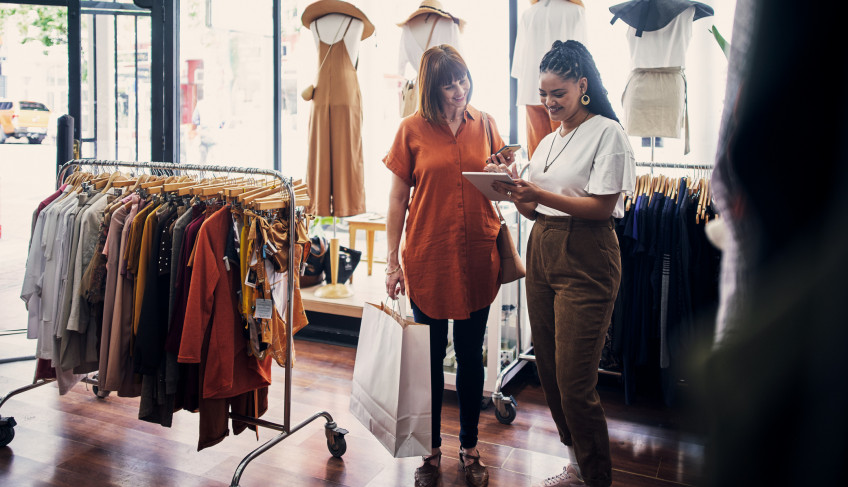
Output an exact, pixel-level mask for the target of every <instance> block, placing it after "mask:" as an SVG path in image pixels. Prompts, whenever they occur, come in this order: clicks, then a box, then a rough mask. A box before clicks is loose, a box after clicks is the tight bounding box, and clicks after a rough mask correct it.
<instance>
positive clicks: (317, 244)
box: [300, 235, 330, 288]
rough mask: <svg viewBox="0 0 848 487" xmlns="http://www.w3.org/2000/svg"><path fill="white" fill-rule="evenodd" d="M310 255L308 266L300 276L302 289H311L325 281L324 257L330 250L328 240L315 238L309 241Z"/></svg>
mask: <svg viewBox="0 0 848 487" xmlns="http://www.w3.org/2000/svg"><path fill="white" fill-rule="evenodd" d="M309 242H310V245H309V254H308V255H307V256H306V266H305V267H304V268H303V274H302V275H301V276H300V287H301V288H304V287H310V286H315V285H317V284H320V283H321V281H323V280H324V256H325V255H326V254H327V253H328V252H327V250H328V249H329V248H330V244H329V242H327V239H326V238H324V237H321V236H318V235H316V236H314V237H312V238H310V239H309Z"/></svg>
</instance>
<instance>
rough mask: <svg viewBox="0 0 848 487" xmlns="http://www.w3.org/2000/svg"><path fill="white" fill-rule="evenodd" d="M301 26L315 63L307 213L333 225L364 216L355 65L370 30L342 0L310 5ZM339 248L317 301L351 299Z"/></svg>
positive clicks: (335, 244) (334, 243) (334, 242)
mask: <svg viewBox="0 0 848 487" xmlns="http://www.w3.org/2000/svg"><path fill="white" fill-rule="evenodd" d="M301 21H302V22H303V25H304V26H305V27H307V28H308V29H310V30H311V31H312V34H313V38H314V39H315V45H316V47H317V48H318V62H319V68H318V75H317V81H316V83H315V89H314V91H313V93H312V98H311V101H312V107H311V112H310V115H309V151H308V160H307V170H306V184H307V189H308V191H309V197H310V200H311V207H310V208H309V210H308V212H309V213H311V214H312V215H316V216H332V217H334V220H333V221H334V222H335V217H344V216H351V215H358V214H360V213H364V212H365V168H364V158H363V154H362V133H361V128H362V95H361V93H360V91H359V80H358V78H357V74H356V64H357V58H358V52H359V44H360V41H361V40H363V39H365V38H367V37H369V36H370V35H371V34H373V33H374V25H373V24H371V22H370V21H369V20H368V17H366V16H365V14H364V13H362V11H361V10H359V9H358V8H356V7H355V6H353V5H352V4H350V3H348V2H343V1H341V0H319V1H317V2H314V3H312V4H310V5H309V6H308V7H306V9H305V10H304V11H303V16H302V17H301ZM334 226H335V225H334ZM334 233H335V228H334ZM338 249H339V241H338V239H337V238H333V239H331V240H330V253H331V262H332V267H333V268H332V269H331V276H332V283H331V284H328V285H327V286H324V287H322V288H321V289H318V290H317V291H316V295H317V296H319V297H330V298H342V297H347V296H350V295H351V294H352V291H350V289H348V288H347V287H346V286H344V285H343V284H337V283H336V278H337V271H338V269H337V266H338Z"/></svg>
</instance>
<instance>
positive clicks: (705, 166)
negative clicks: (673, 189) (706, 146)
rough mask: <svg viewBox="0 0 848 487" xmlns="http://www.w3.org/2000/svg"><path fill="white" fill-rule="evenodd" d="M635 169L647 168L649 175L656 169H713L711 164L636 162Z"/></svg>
mask: <svg viewBox="0 0 848 487" xmlns="http://www.w3.org/2000/svg"><path fill="white" fill-rule="evenodd" d="M636 167H648V168H651V174H653V172H654V168H657V169H693V170H706V171H711V170H712V169H713V165H712V164H686V163H679V162H650V161H645V162H637V163H636Z"/></svg>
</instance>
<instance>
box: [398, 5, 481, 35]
mask: <svg viewBox="0 0 848 487" xmlns="http://www.w3.org/2000/svg"><path fill="white" fill-rule="evenodd" d="M421 14H436V15H440V16H442V17H444V18H446V19H451V20H452V21H454V22H455V23H456V24H457V25H459V31H460V32H462V31H463V30H465V23H466V22H465V20H463V19H460V18H459V17H457V16H455V15H452V14H451V13H450V12H448V11H447V10H445V9H444V7H442V3H441V2H439V0H424V1H423V2H421V5H419V6H418V8H417V9H416V10H415V11H414V12H412V13H411V14H409V17H407V18H406V20H404V21H403V22H399V23H398V24H397V25H398V27H403V26H404V24H406V23H407V22H409V21H410V20H412V19H414V18H415V17H417V16H419V15H421Z"/></svg>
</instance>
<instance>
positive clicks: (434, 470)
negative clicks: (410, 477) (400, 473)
mask: <svg viewBox="0 0 848 487" xmlns="http://www.w3.org/2000/svg"><path fill="white" fill-rule="evenodd" d="M437 457H438V459H439V466H441V464H442V454H441V453H437V454H435V455H430V456H429V457H421V458H422V459H424V465H421V466H420V467H418V468H416V469H415V487H435V486H436V483H437V482H438V481H439V474H440V472H439V467H437V466H435V465H433V464H431V463H430V460H432V459H434V458H437Z"/></svg>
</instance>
